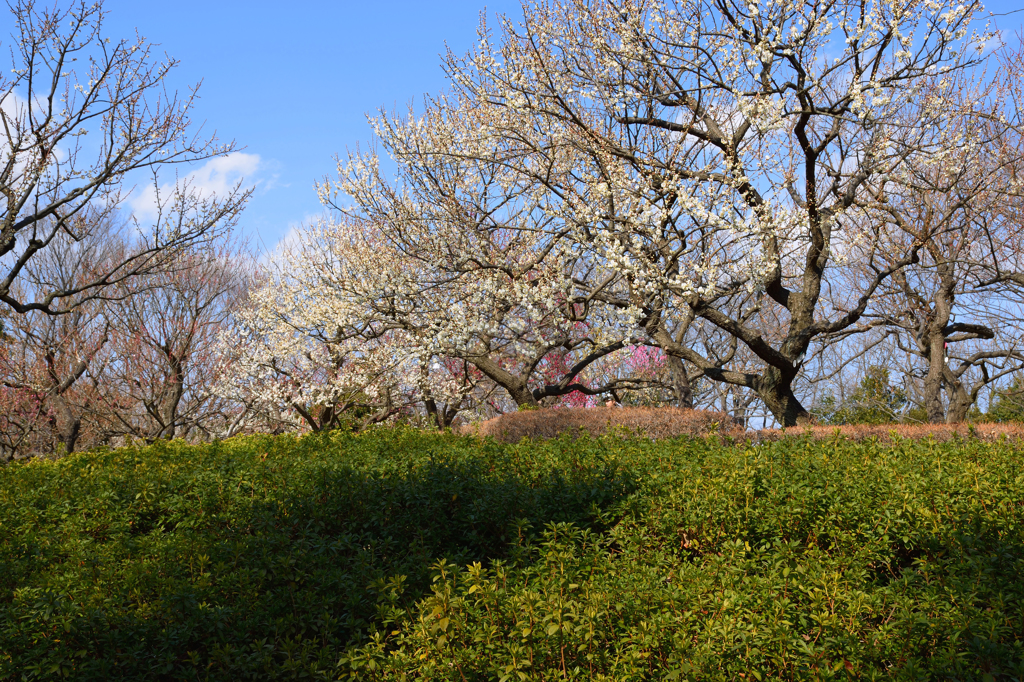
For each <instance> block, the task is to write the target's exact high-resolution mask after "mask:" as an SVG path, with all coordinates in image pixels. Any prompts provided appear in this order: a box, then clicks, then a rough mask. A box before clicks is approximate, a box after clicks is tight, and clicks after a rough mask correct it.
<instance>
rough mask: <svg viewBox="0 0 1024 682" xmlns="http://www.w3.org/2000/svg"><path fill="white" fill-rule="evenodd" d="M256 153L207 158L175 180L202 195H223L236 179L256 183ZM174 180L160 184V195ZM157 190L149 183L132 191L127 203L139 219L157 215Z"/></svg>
mask: <svg viewBox="0 0 1024 682" xmlns="http://www.w3.org/2000/svg"><path fill="white" fill-rule="evenodd" d="M261 168H262V166H261V162H260V156H259V154H245V153H243V152H232V153H231V154H228V155H227V156H219V157H217V158H214V159H210V160H209V161H207V162H206V163H204V164H203V165H202V166H201V167H200V168H197V169H196V170H194V171H192V172H191V173H189V174H188V175H186V176H185V177H184V178H182V179H180V180H179V181H178V183H179V184H181V183H188V185H189V187H190V188H192V190H194V191H195V192H197V193H198V194H199V195H200V196H201V197H204V198H210V197H213V196H226V195H227V194H228V193H229V192H230V191H231V190H232V189H233V188H234V186H235V185H236V184H238V182H240V181H242V180H245V179H249V180H250V181H251V182H250V183H249V185H250V186H252V187H255V186H256V185H258V184H259V182H260V181H259V180H258V179H255V180H254V179H253V176H255V175H256V173H257V172H259V171H260V170H261ZM174 188H175V183H173V182H169V183H165V184H161V185H160V198H161V200H163V201H166V200H167V199H169V198H170V197H171V196H172V195H173V193H174ZM156 199H157V190H156V187H155V186H154V185H153V184H152V183H151V184H148V185H146V186H145V187H137V188H136V189H135V191H134V192H133V193H132V196H131V199H130V200H129V202H128V204H129V206H130V207H131V210H132V213H133V214H134V215H135V217H136V218H138V219H140V220H147V219H153V218H156V216H157V201H156Z"/></svg>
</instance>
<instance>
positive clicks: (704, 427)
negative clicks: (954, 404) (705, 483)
mask: <svg viewBox="0 0 1024 682" xmlns="http://www.w3.org/2000/svg"><path fill="white" fill-rule="evenodd" d="M581 430H582V431H586V432H587V433H588V434H590V435H591V436H599V435H602V434H607V433H622V434H627V435H631V436H638V437H642V438H654V439H658V438H673V437H677V436H698V437H703V436H709V435H712V434H718V435H723V436H730V437H732V438H736V439H738V440H750V441H752V442H755V443H758V442H771V441H777V440H780V439H782V438H783V437H786V436H802V435H810V436H811V437H812V438H813V439H814V440H829V439H832V438H835V437H836V435H837V433H838V435H839V436H841V437H843V438H845V439H847V440H854V441H859V440H867V439H870V438H874V439H877V440H879V441H881V442H892V441H893V440H894V439H897V438H898V439H926V438H933V439H934V440H936V441H940V442H941V441H947V440H950V439H951V438H953V437H954V436H960V437H964V438H978V439H980V440H983V441H997V440H999V439H1000V438H1003V437H1006V438H1009V439H1010V440H1024V424H1020V423H1013V424H970V425H969V424H956V425H947V424H920V425H907V424H857V425H851V426H798V427H792V428H788V429H763V430H761V431H743V430H742V429H740V428H739V427H738V426H736V424H735V422H734V421H733V420H732V418H731V417H730V416H729V415H727V414H725V413H723V412H711V411H706V410H684V409H681V408H678V407H659V408H646V407H624V408H619V407H592V408H588V409H583V408H579V409H556V410H550V409H549V410H530V411H526V412H512V413H510V414H504V415H501V416H500V417H495V418H494V419H490V420H488V421H485V422H480V423H477V424H468V425H466V426H462V427H459V429H458V431H459V432H460V433H468V434H474V435H477V436H480V437H487V436H491V437H493V438H494V439H495V440H497V441H500V442H503V443H518V442H519V441H520V440H521V439H523V438H557V437H558V436H559V435H561V434H563V433H565V432H567V431H568V432H570V433H572V434H578V433H580V431H581Z"/></svg>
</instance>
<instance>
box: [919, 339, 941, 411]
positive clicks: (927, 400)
mask: <svg viewBox="0 0 1024 682" xmlns="http://www.w3.org/2000/svg"><path fill="white" fill-rule="evenodd" d="M945 369H946V353H945V337H944V336H942V335H941V334H940V335H934V334H933V335H931V338H929V340H928V373H927V374H926V375H925V377H924V408H925V410H926V411H927V412H928V421H929V422H930V423H932V424H945V423H946V407H945V405H943V403H942V383H943V382H942V375H943V374H944V372H945Z"/></svg>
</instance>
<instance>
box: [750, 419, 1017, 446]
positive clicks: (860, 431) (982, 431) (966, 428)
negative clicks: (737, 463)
mask: <svg viewBox="0 0 1024 682" xmlns="http://www.w3.org/2000/svg"><path fill="white" fill-rule="evenodd" d="M837 433H838V434H839V435H841V436H842V437H843V438H845V439H847V440H855V441H856V440H868V439H870V438H874V439H877V440H879V441H881V442H885V443H888V442H892V441H893V440H896V439H900V440H922V439H927V438H932V439H934V440H936V441H939V442H943V441H947V440H950V439H952V438H954V437H956V436H959V437H961V438H977V439H978V440H983V441H998V440H1000V439H1001V438H1003V437H1005V438H1008V439H1010V440H1022V439H1024V424H1020V423H1011V424H851V425H849V426H803V427H800V426H797V427H792V428H789V429H763V430H761V431H751V432H750V433H749V434H747V435H748V436H749V437H750V438H751V440H753V441H756V442H760V441H776V440H780V439H781V438H783V437H785V436H794V435H804V434H807V435H810V436H811V437H812V438H813V439H814V440H828V439H831V438H834V437H835V436H836V434H837Z"/></svg>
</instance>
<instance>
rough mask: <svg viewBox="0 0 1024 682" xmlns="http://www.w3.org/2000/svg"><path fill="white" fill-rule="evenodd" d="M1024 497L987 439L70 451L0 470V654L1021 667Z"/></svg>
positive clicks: (266, 441) (117, 666)
mask: <svg viewBox="0 0 1024 682" xmlns="http://www.w3.org/2000/svg"><path fill="white" fill-rule="evenodd" d="M1022 522H1024V455H1022V454H1021V452H1020V451H1019V450H1018V449H1016V448H1015V447H1013V446H1011V445H1009V444H1007V443H1004V444H984V443H978V442H971V441H954V442H951V443H946V444H942V445H935V444H929V443H914V442H909V441H904V442H898V443H896V444H895V445H894V446H881V445H877V444H874V443H871V442H866V443H849V442H837V443H820V442H819V443H812V442H810V441H809V440H807V439H790V440H783V441H781V442H778V443H772V444H766V445H762V446H758V447H756V448H746V447H742V446H724V447H723V446H719V445H716V444H715V443H713V442H708V441H702V440H677V441H662V442H657V443H650V442H643V441H622V440H618V439H613V438H608V439H598V440H588V439H583V440H578V441H576V442H575V443H570V442H568V441H567V440H558V441H549V442H543V443H522V444H519V445H497V444H494V443H486V444H479V443H476V442H475V441H473V440H471V439H468V438H457V437H452V436H437V435H431V434H423V433H417V432H413V431H383V432H380V433H376V434H368V435H363V436H347V435H333V436H326V437H306V438H303V439H301V440H296V439H294V438H291V437H278V438H269V437H266V438H243V439H235V440H232V441H228V442H225V443H219V444H213V445H208V446H195V447H193V446H186V445H181V444H178V443H172V444H161V445H157V446H153V447H150V448H143V449H123V450H118V451H113V452H108V453H92V454H84V455H76V456H73V457H69V458H67V459H65V460H62V461H60V462H55V463H53V462H36V463H27V464H18V465H15V466H11V467H8V468H6V469H3V470H0V678H7V677H14V678H16V679H17V678H23V679H33V678H37V677H38V678H51V677H57V676H60V675H65V676H68V677H71V678H75V679H106V678H110V677H122V678H126V679H146V678H149V679H224V680H231V679H244V678H251V679H270V678H275V677H291V676H300V677H302V676H308V677H314V678H324V679H337V678H338V677H339V676H351V677H353V678H357V679H445V680H447V679H452V680H461V679H467V680H470V679H478V680H492V679H502V678H506V679H510V680H520V679H523V680H525V679H536V680H540V679H562V678H563V677H569V678H573V677H575V678H577V679H600V678H601V677H602V676H604V677H605V678H606V679H613V680H631V679H666V678H669V679H701V680H704V679H740V677H739V676H740V674H743V675H745V676H746V677H745V678H744V679H758V678H760V679H772V678H790V679H828V678H836V679H846V678H849V677H856V678H863V679H868V678H871V677H877V678H879V679H882V678H885V679H894V678H896V679H898V678H905V679H941V678H943V677H946V678H955V679H984V676H991V677H992V678H993V679H1013V678H1018V679H1020V678H1022V677H1024V663H1022V659H1024V649H1022V640H1024V581H1022V580H1021V576H1022V575H1024V524H1022ZM1011 676H1012V677H1011Z"/></svg>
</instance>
